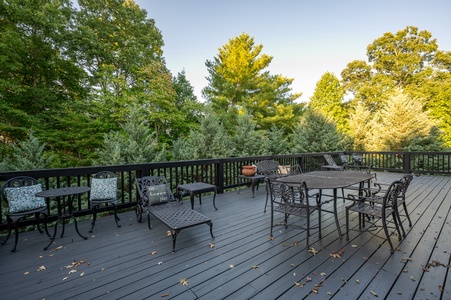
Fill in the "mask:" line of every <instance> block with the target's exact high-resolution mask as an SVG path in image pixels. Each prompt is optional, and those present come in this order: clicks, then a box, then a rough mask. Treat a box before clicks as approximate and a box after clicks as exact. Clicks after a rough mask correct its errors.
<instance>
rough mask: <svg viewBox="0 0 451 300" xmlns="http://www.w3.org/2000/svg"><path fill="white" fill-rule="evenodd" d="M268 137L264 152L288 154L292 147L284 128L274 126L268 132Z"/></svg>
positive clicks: (268, 153)
mask: <svg viewBox="0 0 451 300" xmlns="http://www.w3.org/2000/svg"><path fill="white" fill-rule="evenodd" d="M267 135H268V138H267V141H265V144H264V150H263V154H267V155H277V154H287V153H289V151H288V149H289V148H290V143H289V142H288V137H287V136H286V135H285V131H284V130H283V128H277V127H276V126H272V127H271V128H270V129H269V130H268V132H267Z"/></svg>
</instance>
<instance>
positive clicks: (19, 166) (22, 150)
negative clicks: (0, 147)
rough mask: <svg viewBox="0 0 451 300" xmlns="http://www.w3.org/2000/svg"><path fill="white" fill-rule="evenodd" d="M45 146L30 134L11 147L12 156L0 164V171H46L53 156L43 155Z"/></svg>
mask: <svg viewBox="0 0 451 300" xmlns="http://www.w3.org/2000/svg"><path fill="white" fill-rule="evenodd" d="M45 147H46V145H45V144H44V143H40V142H39V139H38V138H36V137H35V136H34V135H33V133H32V132H30V133H29V135H28V139H27V140H25V141H22V142H18V144H17V145H15V146H13V147H12V155H11V156H9V157H5V158H4V159H3V161H2V162H1V163H0V170H1V171H15V170H36V169H48V168H49V167H50V166H51V164H52V161H53V159H54V157H53V155H51V154H47V153H44V149H45Z"/></svg>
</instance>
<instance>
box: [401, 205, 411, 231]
mask: <svg viewBox="0 0 451 300" xmlns="http://www.w3.org/2000/svg"><path fill="white" fill-rule="evenodd" d="M402 207H403V208H404V213H405V214H406V217H407V220H409V227H412V221H411V220H410V216H409V212H408V211H407V205H406V202H405V201H404V202H403V203H402Z"/></svg>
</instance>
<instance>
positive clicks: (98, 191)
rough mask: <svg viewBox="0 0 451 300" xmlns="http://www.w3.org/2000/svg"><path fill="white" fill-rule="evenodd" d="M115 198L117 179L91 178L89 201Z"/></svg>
mask: <svg viewBox="0 0 451 300" xmlns="http://www.w3.org/2000/svg"><path fill="white" fill-rule="evenodd" d="M116 197H117V177H114V178H93V179H92V181H91V197H90V200H91V201H92V200H107V199H116Z"/></svg>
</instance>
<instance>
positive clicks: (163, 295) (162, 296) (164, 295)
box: [161, 294, 169, 298]
mask: <svg viewBox="0 0 451 300" xmlns="http://www.w3.org/2000/svg"><path fill="white" fill-rule="evenodd" d="M164 297H169V294H162V295H161V298H164Z"/></svg>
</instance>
